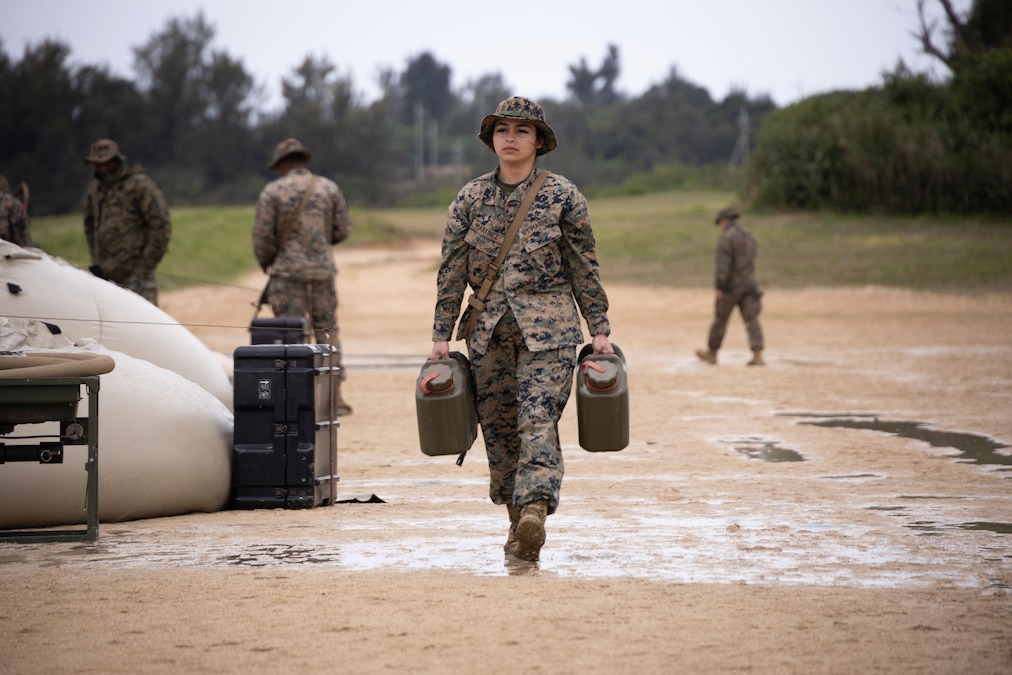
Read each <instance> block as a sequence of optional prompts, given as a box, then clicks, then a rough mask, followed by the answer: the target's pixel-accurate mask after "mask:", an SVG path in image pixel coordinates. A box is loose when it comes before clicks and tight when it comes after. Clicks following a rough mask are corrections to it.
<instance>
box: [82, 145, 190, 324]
mask: <svg viewBox="0 0 1012 675" xmlns="http://www.w3.org/2000/svg"><path fill="white" fill-rule="evenodd" d="M84 161H85V163H86V164H91V165H92V167H93V170H94V177H95V179H94V180H93V181H92V183H91V185H90V187H89V188H88V195H87V197H86V198H85V201H84V236H85V238H86V239H87V240H88V250H89V251H90V253H91V266H90V267H89V269H90V270H91V272H92V274H94V275H95V276H97V277H101V278H103V279H107V280H109V281H112V282H113V283H116V284H119V285H120V286H122V287H124V288H128V289H130V290H131V291H133V292H134V293H137V294H138V295H140V296H142V297H144V298H146V299H147V300H148V301H150V302H151V304H153V305H157V304H158V281H157V279H156V278H155V269H156V268H157V267H158V264H159V263H160V262H161V261H162V258H164V257H165V254H166V253H167V252H168V250H169V239H170V238H171V236H172V222H171V220H170V218H169V205H168V202H167V201H166V199H165V195H163V194H162V191H161V190H160V189H159V188H158V185H157V184H156V183H155V181H153V180H152V179H151V178H149V177H148V176H147V175H145V174H144V172H143V170H142V169H141V167H140V166H129V165H127V164H126V156H125V155H123V154H122V153H120V151H119V145H117V144H116V142H115V141H113V140H110V139H108V138H103V139H101V140H98V141H95V142H94V143H93V144H92V146H91V152H90V153H89V154H88V156H87V157H85V158H84Z"/></svg>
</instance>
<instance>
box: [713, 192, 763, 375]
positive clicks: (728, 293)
mask: <svg viewBox="0 0 1012 675" xmlns="http://www.w3.org/2000/svg"><path fill="white" fill-rule="evenodd" d="M740 218H741V214H740V213H739V212H738V210H737V209H736V208H734V207H731V206H729V207H727V208H724V209H721V210H720V212H718V213H717V217H716V218H715V219H714V221H713V224H714V225H716V226H717V227H719V228H720V230H721V232H720V238H719V239H718V240H717V256H716V273H715V285H716V289H717V290H716V300H715V302H714V310H713V323H712V324H710V333H709V335H708V336H707V348H706V349H705V350H703V349H700V350H697V351H696V356H698V357H699V358H700V359H702V360H703V361H706V362H707V363H709V364H711V365H716V364H717V352H718V351H719V350H720V346H721V344H722V343H723V342H724V333H725V332H726V331H727V322H728V319H730V318H731V314H732V312H734V308H735V307H737V308H738V310H739V311H740V312H741V318H742V319H744V320H745V330H746V332H747V333H748V343H749V347H750V348H751V349H752V360H751V361H749V362H748V364H747V365H750V366H763V365H766V361H765V360H764V359H763V330H762V326H761V325H760V324H759V313H760V312H761V311H762V296H763V292H762V289H760V288H759V282H758V281H757V280H756V276H755V263H756V256H757V254H758V250H759V246H758V244H757V243H756V240H755V237H753V236H752V233H751V232H749V231H748V230H746V229H745V228H744V227H742V226H741V224H740V223H739V222H738V221H739V219H740Z"/></svg>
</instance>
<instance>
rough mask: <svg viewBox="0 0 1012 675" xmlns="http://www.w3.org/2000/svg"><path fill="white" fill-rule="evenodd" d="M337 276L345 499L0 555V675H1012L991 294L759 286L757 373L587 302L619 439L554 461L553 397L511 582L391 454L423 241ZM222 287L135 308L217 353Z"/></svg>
mask: <svg viewBox="0 0 1012 675" xmlns="http://www.w3.org/2000/svg"><path fill="white" fill-rule="evenodd" d="M337 255H338V262H339V265H340V267H341V274H340V277H339V289H340V296H341V302H342V305H341V308H340V321H341V326H342V337H343V341H344V347H345V351H346V352H347V354H348V357H347V360H346V366H347V369H348V373H349V380H348V383H347V386H346V388H347V398H348V399H349V400H350V402H351V403H352V404H353V405H354V406H355V414H354V415H352V416H350V417H347V418H343V420H342V427H341V430H340V434H339V473H340V476H341V482H340V484H339V490H338V494H339V497H340V498H342V499H355V498H358V499H359V501H354V502H349V503H341V504H338V505H337V506H334V507H327V508H319V509H314V510H311V511H253V512H235V511H226V512H221V513H212V514H192V515H187V516H181V517H175V518H161V519H152V520H145V521H136V522H127V523H118V524H103V525H102V527H101V533H100V538H99V541H98V542H96V543H95V544H93V545H85V544H79V545H75V544H66V543H64V544H33V545H20V544H19V545H14V544H4V545H0V574H2V575H3V579H4V582H3V585H2V590H0V631H2V632H3V633H4V635H5V636H6V637H5V638H4V647H3V650H2V652H3V655H2V656H0V673H43V672H45V673H61V672H75V673H90V672H94V673H114V672H124V673H126V672H130V673H144V672H188V673H223V672H228V673H275V672H279V671H284V672H293V673H300V672H308V673H332V672H356V673H373V672H414V673H498V672H507V671H527V672H541V673H591V672H593V673H671V672H693V673H723V672H756V673H802V672H804V673H812V672H825V673H844V672H845V673H859V672H860V673H865V672H888V673H1007V672H1010V671H1012V593H1010V587H1012V456H1010V448H1009V446H1012V414H1010V413H1012V298H1010V297H1008V296H969V295H942V294H930V293H914V292H906V291H898V290H888V289H882V288H847V289H807V290H800V291H790V292H786V291H778V290H777V289H770V290H769V291H768V293H767V295H766V297H765V299H764V300H765V308H764V313H763V315H762V320H763V326H764V328H765V330H766V335H767V343H768V350H767V354H766V358H767V361H768V364H769V365H767V366H766V367H764V368H746V367H745V366H744V363H745V361H746V360H747V357H748V354H747V350H746V344H745V337H744V327H743V326H742V323H741V320H740V318H739V317H735V318H734V319H733V320H732V323H731V325H730V328H729V331H728V340H727V343H726V349H725V350H724V351H722V352H721V354H720V364H719V365H718V366H716V367H713V366H708V365H706V364H703V363H701V362H698V361H697V360H696V358H695V357H694V355H693V350H694V349H696V348H698V347H702V346H703V339H704V337H705V333H706V329H707V326H708V322H709V319H710V312H711V300H712V295H711V291H710V290H708V289H696V290H671V289H655V288H641V287H622V286H614V285H609V288H608V290H609V295H610V298H611V303H612V311H611V318H612V324H613V328H614V334H613V339H614V341H615V342H616V343H617V344H619V345H620V346H621V347H622V349H623V351H624V353H625V355H626V357H627V359H628V365H629V379H630V399H631V403H632V411H633V413H632V424H631V428H632V429H631V431H632V432H631V443H630V446H629V447H628V448H626V449H625V450H623V451H622V452H619V453H588V452H586V451H583V450H582V449H580V448H579V447H578V445H577V432H576V406H575V402H572V403H571V405H570V407H569V409H568V410H567V412H566V415H565V417H564V418H563V421H562V425H561V432H562V435H563V442H564V445H565V455H566V470H567V472H566V479H565V481H564V484H563V494H562V503H561V506H560V509H559V512H558V513H557V514H556V515H555V516H553V517H551V518H550V519H549V521H548V528H547V529H548V541H547V543H546V545H545V548H544V551H543V557H542V561H541V562H540V563H539V564H537V565H517V564H507V563H506V562H504V559H503V554H502V547H501V546H502V542H503V541H504V539H505V532H506V525H507V520H506V514H505V512H500V511H504V510H502V509H501V507H494V506H493V505H492V504H491V503H490V502H489V501H488V498H487V483H486V478H487V467H486V466H485V463H484V457H483V450H482V447H481V444H480V440H479V443H478V444H476V446H475V448H474V449H473V450H472V451H471V453H470V454H469V455H468V457H467V460H466V461H465V463H464V465H463V466H461V467H457V466H455V465H454V464H453V460H454V458H453V457H445V458H430V457H426V456H424V455H422V454H421V452H420V451H419V450H418V445H417V429H416V426H415V413H414V398H413V393H412V392H413V385H414V379H415V377H416V375H417V372H418V367H419V366H420V365H421V362H422V359H423V357H424V356H425V354H427V352H428V348H429V344H430V343H429V330H430V324H431V309H432V303H433V292H434V271H435V266H436V263H437V261H438V247H437V246H436V245H433V244H431V243H427V244H418V245H412V246H405V247H401V248H394V249H383V250H380V249H376V250H363V249H349V250H343V249H341V248H340V247H339V249H338V254H337ZM603 264H604V273H605V281H606V283H607V266H606V261H603ZM243 285H245V286H248V287H249V289H250V290H248V291H246V290H243V289H242V288H226V289H220V288H199V289H191V290H187V291H181V292H174V293H167V294H165V297H164V300H163V307H164V308H165V309H166V310H167V311H168V312H169V313H170V314H172V315H173V316H175V317H176V318H177V319H179V320H180V321H182V322H183V323H186V324H190V325H193V326H194V329H193V330H194V332H195V333H196V334H197V335H198V336H199V337H201V338H202V339H203V340H204V341H205V342H206V343H207V344H208V345H209V346H211V347H212V348H214V349H217V350H221V351H224V352H226V353H230V352H231V350H232V349H233V348H234V347H235V346H237V345H239V344H245V343H246V341H247V339H248V335H247V333H246V331H245V326H246V325H247V324H248V321H249V318H250V316H251V314H252V308H251V307H250V306H249V303H250V302H251V301H252V300H253V299H255V298H256V296H257V295H258V293H259V288H260V286H261V280H260V279H259V278H256V277H251V278H249V279H247V280H243ZM370 498H374V499H375V500H382V503H379V502H378V501H372V502H369V501H368V499H370Z"/></svg>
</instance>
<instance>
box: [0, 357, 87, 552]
mask: <svg viewBox="0 0 1012 675" xmlns="http://www.w3.org/2000/svg"><path fill="white" fill-rule="evenodd" d="M47 385H52V386H63V387H66V386H67V385H77V386H78V387H81V386H84V387H87V389H88V416H87V417H79V418H77V420H76V421H77V423H78V424H81V425H82V426H83V427H84V430H85V431H84V439H85V440H86V442H87V444H88V459H87V461H86V463H85V465H84V468H85V471H86V472H87V474H88V482H87V486H86V488H85V511H86V513H87V521H86V527H85V528H84V529H79V528H75V529H57V528H46V529H39V530H28V529H18V530H3V529H0V542H5V541H8V542H15V543H34V542H53V541H95V540H96V539H97V538H98V390H99V376H98V375H86V376H82V377H30V378H8V379H4V378H0V387H26V386H31V387H38V386H47ZM61 429H62V426H61ZM78 444H83V442H82V441H78ZM0 466H2V465H0Z"/></svg>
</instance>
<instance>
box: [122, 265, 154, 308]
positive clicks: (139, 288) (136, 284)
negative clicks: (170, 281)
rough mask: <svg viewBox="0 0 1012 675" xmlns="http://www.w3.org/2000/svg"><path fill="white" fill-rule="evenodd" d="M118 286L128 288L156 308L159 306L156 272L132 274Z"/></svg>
mask: <svg viewBox="0 0 1012 675" xmlns="http://www.w3.org/2000/svg"><path fill="white" fill-rule="evenodd" d="M116 283H117V284H119V285H120V286H122V287H123V288H127V289H129V290H131V291H133V292H134V293H136V294H137V295H139V296H141V297H143V298H144V299H145V300H147V301H148V302H150V303H151V304H152V305H154V306H156V307H157V306H158V281H157V280H156V279H155V271H154V270H151V271H150V272H131V273H130V274H128V275H127V276H126V277H125V278H123V279H122V280H117V281H116Z"/></svg>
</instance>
